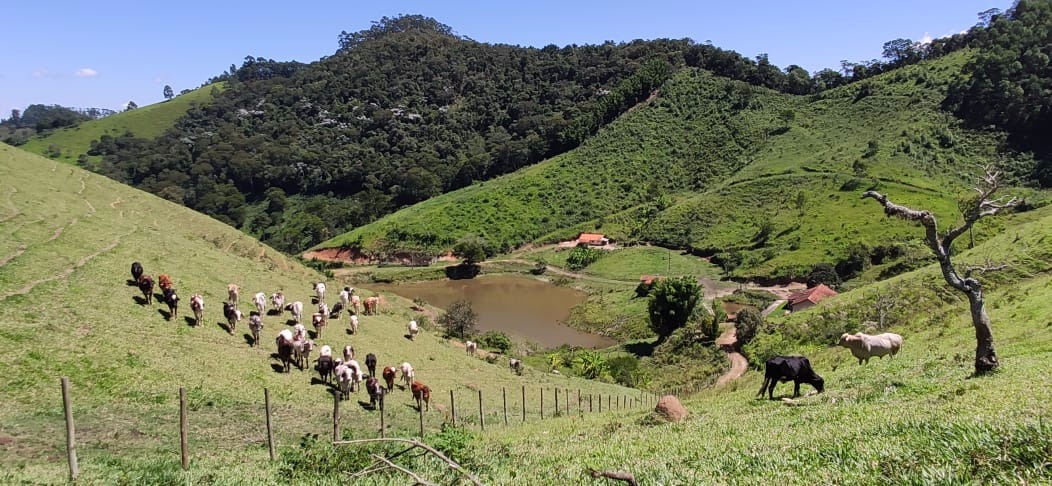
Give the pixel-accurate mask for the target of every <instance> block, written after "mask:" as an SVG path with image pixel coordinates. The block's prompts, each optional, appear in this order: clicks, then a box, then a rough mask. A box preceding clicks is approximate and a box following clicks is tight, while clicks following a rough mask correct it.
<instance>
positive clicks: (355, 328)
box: [347, 312, 358, 334]
mask: <svg viewBox="0 0 1052 486" xmlns="http://www.w3.org/2000/svg"><path fill="white" fill-rule="evenodd" d="M348 314H350V312H348ZM347 324H348V327H350V328H351V334H358V316H357V315H355V314H351V320H350V322H348V323H347Z"/></svg>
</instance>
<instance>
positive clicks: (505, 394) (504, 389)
mask: <svg viewBox="0 0 1052 486" xmlns="http://www.w3.org/2000/svg"><path fill="white" fill-rule="evenodd" d="M500 394H501V396H503V397H504V426H505V427H506V426H507V425H508V388H507V387H503V386H502V387H500Z"/></svg>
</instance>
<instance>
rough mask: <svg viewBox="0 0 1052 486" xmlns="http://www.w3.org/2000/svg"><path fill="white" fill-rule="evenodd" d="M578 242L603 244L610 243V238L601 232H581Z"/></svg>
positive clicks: (593, 244) (592, 244) (595, 244)
mask: <svg viewBox="0 0 1052 486" xmlns="http://www.w3.org/2000/svg"><path fill="white" fill-rule="evenodd" d="M577 243H578V244H580V243H584V244H586V245H591V246H603V245H606V244H608V243H610V239H609V238H607V237H606V236H604V235H602V234H599V233H581V236H578V237H577Z"/></svg>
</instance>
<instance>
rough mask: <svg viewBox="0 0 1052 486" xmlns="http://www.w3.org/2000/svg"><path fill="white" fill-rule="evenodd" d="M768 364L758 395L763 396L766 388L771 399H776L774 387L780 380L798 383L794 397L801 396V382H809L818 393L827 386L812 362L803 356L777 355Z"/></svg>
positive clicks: (794, 389)
mask: <svg viewBox="0 0 1052 486" xmlns="http://www.w3.org/2000/svg"><path fill="white" fill-rule="evenodd" d="M766 365H767V366H766V371H765V372H764V379H763V386H761V387H760V392H759V393H757V394H756V396H757V397H762V396H763V392H764V390H767V392H768V393H769V394H770V398H771V400H774V387H775V385H777V384H778V382H779V381H781V382H786V381H792V382H793V383H794V384H795V385H796V386H795V387H794V388H793V398H796V397H798V396H800V384H801V383H809V384H810V385H811V386H813V387H815V389H816V390H818V393H822V389H823V388H824V387H825V380H823V379H822V377H821V376H818V374H817V373H815V371H814V370H812V369H811V362H810V361H808V360H807V358H805V357H803V356H775V357H773V358H771V359H768V360H767V363H766Z"/></svg>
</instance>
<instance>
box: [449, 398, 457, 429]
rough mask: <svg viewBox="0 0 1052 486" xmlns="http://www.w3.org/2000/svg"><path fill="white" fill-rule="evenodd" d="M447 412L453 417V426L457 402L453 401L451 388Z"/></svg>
mask: <svg viewBox="0 0 1052 486" xmlns="http://www.w3.org/2000/svg"><path fill="white" fill-rule="evenodd" d="M449 413H450V414H451V415H452V417H453V426H454V427H456V426H457V404H456V403H455V402H454V401H453V390H449Z"/></svg>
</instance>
